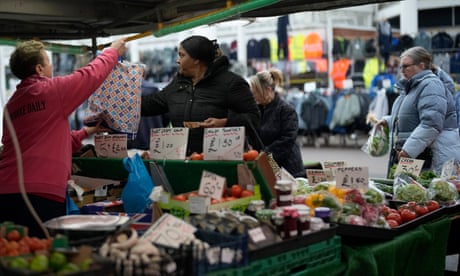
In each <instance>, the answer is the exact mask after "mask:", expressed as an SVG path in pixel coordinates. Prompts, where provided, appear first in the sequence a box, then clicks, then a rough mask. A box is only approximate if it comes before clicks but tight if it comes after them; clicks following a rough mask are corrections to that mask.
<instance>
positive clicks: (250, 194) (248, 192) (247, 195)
mask: <svg viewBox="0 0 460 276" xmlns="http://www.w3.org/2000/svg"><path fill="white" fill-rule="evenodd" d="M253 195H254V192H253V191H249V190H243V191H241V195H240V197H250V196H253Z"/></svg>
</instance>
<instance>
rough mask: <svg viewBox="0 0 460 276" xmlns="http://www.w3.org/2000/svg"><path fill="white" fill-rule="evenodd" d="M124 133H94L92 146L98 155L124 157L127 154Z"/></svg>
mask: <svg viewBox="0 0 460 276" xmlns="http://www.w3.org/2000/svg"><path fill="white" fill-rule="evenodd" d="M127 140H128V137H127V135H126V134H108V135H102V134H101V135H95V136H94V148H95V150H96V154H97V156H98V157H103V158H104V157H105V158H124V157H127V156H128V150H127V148H128V145H127Z"/></svg>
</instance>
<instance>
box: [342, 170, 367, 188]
mask: <svg viewBox="0 0 460 276" xmlns="http://www.w3.org/2000/svg"><path fill="white" fill-rule="evenodd" d="M335 181H336V182H335V183H336V186H337V188H345V189H360V190H367V188H368V186H369V169H368V168H367V167H340V168H337V171H336V175H335Z"/></svg>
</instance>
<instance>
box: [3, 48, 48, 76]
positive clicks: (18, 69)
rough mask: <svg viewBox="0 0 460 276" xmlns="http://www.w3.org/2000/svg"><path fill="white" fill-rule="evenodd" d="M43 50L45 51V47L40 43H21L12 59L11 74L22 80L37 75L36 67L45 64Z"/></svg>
mask: <svg viewBox="0 0 460 276" xmlns="http://www.w3.org/2000/svg"><path fill="white" fill-rule="evenodd" d="M42 50H45V45H43V43H41V42H39V41H35V40H29V41H25V42H21V43H19V44H18V46H17V47H16V50H14V52H13V54H11V57H10V68H11V72H12V73H13V74H14V75H15V76H16V77H18V78H19V79H21V80H23V79H25V78H27V77H29V76H31V75H34V74H36V72H35V66H36V65H37V64H42V65H43V63H44V60H43V56H42Z"/></svg>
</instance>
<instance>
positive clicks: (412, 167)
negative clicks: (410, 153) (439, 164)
mask: <svg viewBox="0 0 460 276" xmlns="http://www.w3.org/2000/svg"><path fill="white" fill-rule="evenodd" d="M423 163H425V160H420V159H412V158H407V157H402V158H401V159H399V162H398V166H397V167H396V170H395V173H394V175H399V174H401V173H409V174H412V175H414V176H419V175H420V172H421V171H422V168H423Z"/></svg>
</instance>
